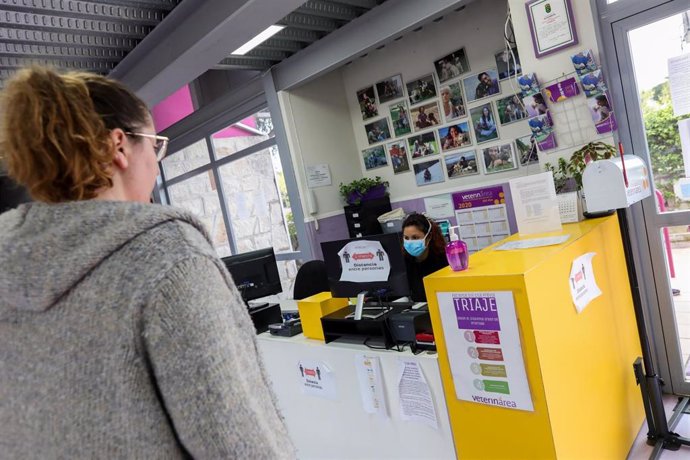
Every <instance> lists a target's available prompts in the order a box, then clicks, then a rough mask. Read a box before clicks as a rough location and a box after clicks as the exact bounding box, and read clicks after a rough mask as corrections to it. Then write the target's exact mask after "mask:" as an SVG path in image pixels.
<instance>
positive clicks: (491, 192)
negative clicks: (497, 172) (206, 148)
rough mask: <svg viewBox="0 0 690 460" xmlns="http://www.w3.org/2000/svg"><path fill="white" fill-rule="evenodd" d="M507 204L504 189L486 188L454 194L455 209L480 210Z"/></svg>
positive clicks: (497, 187)
mask: <svg viewBox="0 0 690 460" xmlns="http://www.w3.org/2000/svg"><path fill="white" fill-rule="evenodd" d="M505 202H506V195H505V192H504V191H503V187H502V186H500V185H498V186H495V187H486V188H480V189H474V190H467V191H465V192H458V193H453V209H468V208H479V207H482V206H493V205H495V204H503V203H505Z"/></svg>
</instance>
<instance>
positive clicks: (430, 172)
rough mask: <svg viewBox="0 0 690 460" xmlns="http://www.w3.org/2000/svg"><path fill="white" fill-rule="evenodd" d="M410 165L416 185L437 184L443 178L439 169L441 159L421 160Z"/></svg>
mask: <svg viewBox="0 0 690 460" xmlns="http://www.w3.org/2000/svg"><path fill="white" fill-rule="evenodd" d="M412 167H413V168H414V178H415V181H417V185H418V186H422V185H429V184H438V183H439V182H443V181H444V180H445V179H444V178H443V170H442V169H441V160H432V161H423V162H421V163H417V164H414V165H412Z"/></svg>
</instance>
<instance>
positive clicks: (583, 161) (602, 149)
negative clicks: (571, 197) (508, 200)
mask: <svg viewBox="0 0 690 460" xmlns="http://www.w3.org/2000/svg"><path fill="white" fill-rule="evenodd" d="M614 156H616V148H615V147H614V146H612V145H610V144H606V143H604V142H590V143H589V144H586V145H584V146H583V147H582V148H580V149H578V150H576V151H574V152H573V154H572V155H571V156H570V160H566V159H565V158H560V159H559V160H558V163H557V164H556V166H554V165H552V164H551V163H546V164H545V165H544V169H546V170H547V171H551V172H552V173H553V181H554V184H555V185H556V193H561V192H571V191H577V190H580V189H581V188H582V173H583V172H584V170H585V167H586V166H587V164H588V163H589V162H591V161H597V160H607V159H609V158H611V157H614Z"/></svg>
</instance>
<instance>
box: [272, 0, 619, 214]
mask: <svg viewBox="0 0 690 460" xmlns="http://www.w3.org/2000/svg"><path fill="white" fill-rule="evenodd" d="M524 3H525V2H524V0H508V1H506V0H480V1H476V2H473V3H470V4H469V5H467V7H466V8H465V9H464V10H463V11H459V12H454V13H451V14H449V15H446V16H445V17H444V18H443V20H441V21H440V22H438V23H432V24H429V25H427V26H425V27H424V28H423V29H422V30H420V31H418V32H415V33H411V34H408V35H407V36H404V37H403V38H402V39H400V40H398V41H396V42H393V43H390V44H388V45H386V47H385V48H382V49H381V50H377V51H374V52H372V53H370V54H369V55H368V56H367V57H365V58H355V59H354V60H353V62H352V64H350V65H348V66H345V67H344V68H342V69H340V70H337V71H334V72H332V73H331V74H329V75H326V76H325V77H322V78H320V79H318V80H316V81H314V82H311V83H309V84H307V85H304V86H302V87H300V88H298V89H295V90H292V91H289V92H281V93H280V98H281V99H280V100H281V105H282V106H283V107H282V109H283V112H284V117H285V119H286V125H287V130H288V137H289V138H290V139H289V141H290V146H291V149H292V153H293V156H294V162H295V170H296V171H297V174H298V181H299V182H300V191H301V192H303V191H305V190H306V180H305V178H304V165H305V164H316V163H328V164H330V166H331V173H332V174H333V184H334V185H333V186H331V187H324V188H318V189H315V191H316V195H317V200H318V202H319V213H318V215H317V217H318V218H322V217H327V216H330V215H334V214H337V213H339V212H342V202H341V200H340V197H339V195H338V187H337V185H338V184H339V183H340V182H348V181H350V180H352V179H355V178H358V177H362V176H369V177H374V176H377V175H378V176H381V177H383V178H384V179H386V180H388V181H389V182H390V193H391V200H392V201H402V200H407V199H412V198H420V197H423V196H431V195H435V194H439V193H445V192H454V191H459V190H464V189H469V188H474V187H478V186H485V185H491V184H498V183H505V182H507V181H508V180H509V179H511V178H513V177H519V176H524V175H528V174H535V173H539V172H541V171H543V165H544V163H546V162H551V163H555V162H556V161H557V160H558V158H559V157H561V156H563V157H569V156H570V155H571V154H572V152H573V151H574V150H576V149H577V148H579V147H580V146H581V145H582V144H584V143H586V142H589V141H591V140H599V139H601V140H604V141H605V142H612V138H611V136H599V135H597V134H596V131H595V128H594V124H593V122H592V120H591V117H590V115H589V111H588V109H587V106H586V100H585V97H584V95H579V96H577V97H576V98H573V100H571V101H569V102H567V103H559V104H551V103H549V104H550V109H551V111H552V116H553V118H554V120H555V131H556V137H557V140H558V143H559V147H557V148H556V149H555V150H551V151H548V152H540V164H538V165H531V166H529V167H527V168H523V167H520V168H518V169H517V170H513V171H507V172H500V173H496V174H490V175H484V174H480V175H475V176H469V177H463V178H458V179H448V178H447V176H446V177H445V181H444V182H442V183H439V184H433V185H427V186H422V187H418V186H417V185H416V183H415V178H414V173H413V172H407V173H401V174H398V175H395V174H394V173H393V169H392V167H391V165H390V159H389V165H388V166H386V167H382V168H377V169H373V170H371V171H365V169H364V164H363V162H362V158H361V152H362V150H364V149H366V148H368V147H369V144H368V142H367V139H366V133H365V130H364V125H365V124H366V123H368V122H371V121H372V120H367V121H366V122H365V121H363V120H362V117H361V114H360V111H359V105H358V103H357V97H356V92H357V90H359V89H361V88H363V87H366V86H369V85H373V84H374V83H375V82H377V81H379V80H381V79H384V78H386V77H389V76H391V75H394V74H398V73H400V74H402V77H403V81H404V82H406V81H410V80H413V79H416V78H417V77H420V76H423V75H427V74H429V73H433V72H434V67H433V62H434V60H435V59H437V58H440V57H443V56H445V55H447V54H448V53H450V52H453V51H455V50H457V49H458V48H461V47H464V48H465V50H466V52H467V56H468V58H469V62H470V67H471V69H472V70H471V72H470V73H469V74H464V75H463V77H466V76H468V75H470V74H472V73H476V72H480V71H482V70H485V69H487V68H489V67H494V66H495V61H494V54H495V53H496V52H498V51H500V50H502V49H503V48H504V41H503V28H504V22H505V18H506V13H507V7H508V5H510V7H511V13H512V20H513V26H514V30H515V34H516V40H517V46H518V51H519V54H520V59H521V62H522V68H523V71H524V72H534V73H536V75H537V77H538V78H539V80H540V82H541V83H542V85H543V84H545V83H548V82H553V81H555V80H556V79H558V78H563V77H566V76H570V75H569V74H573V72H574V69H573V66H572V63H571V61H570V56H571V55H572V54H575V53H577V52H578V51H580V50H582V49H588V48H589V49H592V50H593V51H594V54H595V56H596V57H597V58H599V52H598V46H597V44H596V38H595V34H594V18H593V15H592V12H591V9H590V5H589V2H587V1H580V0H578V1H573V2H571V3H572V5H573V8H574V16H575V23H576V26H577V32H578V37H579V39H580V43H579V44H578V45H576V46H573V47H571V48H568V49H566V50H563V51H561V52H559V53H556V54H554V55H551V56H548V57H545V58H542V59H536V57H535V55H534V51H533V47H532V40H531V36H530V31H529V26H528V21H527V14H526V11H525V7H524ZM598 62H600V61H598ZM460 80H462V78H460ZM451 82H452V81H451ZM511 82H512V83H513V84H512V85H511ZM437 89H439V88H437ZM517 92H518V89H517V85H515V84H514V79H511V80H504V81H503V82H501V94H500V95H496V96H492V97H491V98H487V99H482V100H480V101H477V102H474V103H469V104H468V105H467V109H468V113H469V109H470V108H472V107H476V106H479V105H482V104H484V103H486V102H487V101H492V102H494V101H496V100H498V99H501V98H503V97H506V96H509V95H511V94H514V93H517ZM436 100H439V98H437V99H436ZM398 101H400V100H397V101H393V102H392V103H396V102H398ZM439 101H440V100H439ZM390 104H391V103H388V104H381V105H380V106H379V114H380V116H384V115H385V116H387V117H388V118H389V123H390V112H389V105H390ZM493 106H494V110H495V103H494V104H493ZM379 118H380V117H379ZM376 119H378V118H375V119H373V120H376ZM463 120H468V118H465V119H461V120H459V121H463ZM449 124H452V123H449ZM449 124H441V125H439V126H437V127H435V128H432V129H433V130H436V129H438V128H439V127H443V126H448V125H449ZM422 132H426V130H425V131H422ZM498 132H499V139H498V140H496V141H491V142H487V143H483V144H480V145H477V144H476V143H474V144H473V146H471V147H468V148H467V149H475V150H476V153H477V158H478V160H479V161H481V149H482V148H485V147H490V146H492V145H500V144H503V143H507V142H514V140H515V139H516V138H518V137H522V136H525V135H529V134H530V130H529V128H528V126H527V121H526V120H522V121H518V122H516V123H513V124H510V125H506V126H503V125H500V124H499V126H498ZM415 134H416V133H412V134H409V135H406V136H404V138H407V137H409V136H412V135H415ZM393 140H395V138H394V139H391V140H388V141H386V142H384V143H383V144H384V145H385V144H386V143H388V142H391V141H393ZM375 145H379V144H375ZM408 153H409V152H408ZM435 158H441V156H440V155H435V156H432V157H428V158H426V159H423V160H419V161H426V160H431V159H435ZM480 170H481V168H480ZM302 196H304V194H302ZM304 202H305V204H306V200H304ZM305 215H306V216H309V212H308V210H305ZM309 220H311V219H309Z"/></svg>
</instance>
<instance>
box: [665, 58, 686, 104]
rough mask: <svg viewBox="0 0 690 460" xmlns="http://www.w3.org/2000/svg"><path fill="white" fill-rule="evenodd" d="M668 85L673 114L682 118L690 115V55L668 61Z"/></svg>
mask: <svg viewBox="0 0 690 460" xmlns="http://www.w3.org/2000/svg"><path fill="white" fill-rule="evenodd" d="M668 84H669V86H670V87H671V103H672V104H673V114H674V115H675V116H676V117H680V116H682V115H685V114H687V113H690V53H686V54H682V55H680V56H676V57H672V58H670V59H669V60H668Z"/></svg>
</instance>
